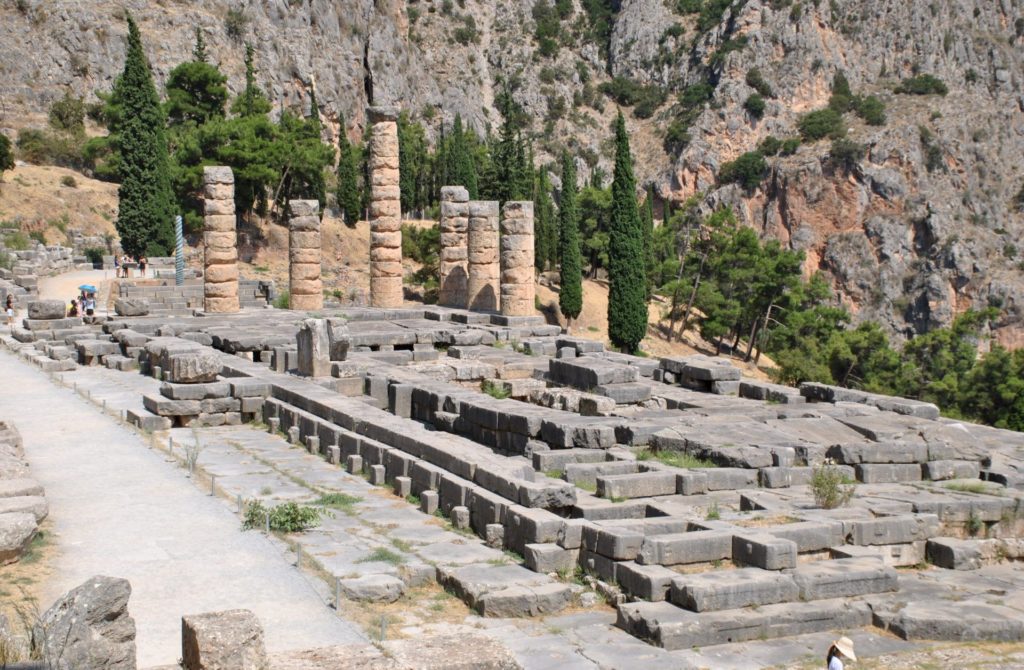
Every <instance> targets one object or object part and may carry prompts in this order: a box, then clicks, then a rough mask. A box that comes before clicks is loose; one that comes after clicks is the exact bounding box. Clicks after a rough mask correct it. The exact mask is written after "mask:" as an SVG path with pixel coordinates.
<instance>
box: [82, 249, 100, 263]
mask: <svg viewBox="0 0 1024 670" xmlns="http://www.w3.org/2000/svg"><path fill="white" fill-rule="evenodd" d="M85 258H86V259H87V260H88V261H89V262H90V263H93V264H94V265H95V264H98V263H102V262H103V249H100V248H98V247H89V248H87V249H86V250H85Z"/></svg>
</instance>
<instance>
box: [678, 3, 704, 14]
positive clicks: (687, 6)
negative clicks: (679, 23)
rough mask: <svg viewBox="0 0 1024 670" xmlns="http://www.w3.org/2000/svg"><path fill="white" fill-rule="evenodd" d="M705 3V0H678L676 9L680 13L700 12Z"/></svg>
mask: <svg viewBox="0 0 1024 670" xmlns="http://www.w3.org/2000/svg"><path fill="white" fill-rule="evenodd" d="M703 5H704V2H703V0H677V2H676V11H677V12H679V13H680V14H698V13H700V10H701V7H702V6H703Z"/></svg>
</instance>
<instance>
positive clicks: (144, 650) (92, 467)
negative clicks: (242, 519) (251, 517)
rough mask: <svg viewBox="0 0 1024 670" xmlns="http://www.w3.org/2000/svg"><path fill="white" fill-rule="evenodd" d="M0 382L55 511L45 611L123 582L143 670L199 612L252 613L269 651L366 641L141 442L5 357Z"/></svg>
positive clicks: (264, 544) (175, 646)
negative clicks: (80, 593)
mask: <svg viewBox="0 0 1024 670" xmlns="http://www.w3.org/2000/svg"><path fill="white" fill-rule="evenodd" d="M0 379H3V380H4V383H3V384H0V414H2V415H3V417H4V418H5V419H6V420H9V421H11V422H13V423H14V424H15V425H16V426H17V427H18V430H19V431H20V432H21V435H22V437H23V439H24V442H25V452H26V456H27V459H28V461H29V465H30V467H31V470H32V474H33V476H34V477H35V478H36V479H38V480H39V481H40V482H41V483H42V484H43V486H44V487H45V488H46V496H47V500H48V501H49V504H50V517H49V519H48V520H47V524H48V526H49V529H50V533H49V534H48V536H47V537H48V539H49V541H50V543H51V544H52V547H51V548H52V550H53V552H54V554H53V557H52V559H51V560H50V562H51V564H52V573H49V576H48V577H47V576H46V575H43V576H41V577H40V578H39V582H40V583H39V601H40V605H41V607H42V608H43V609H45V608H46V607H48V606H49V605H50V603H52V602H53V601H54V600H55V599H56V598H57V597H58V596H60V595H61V594H62V593H64V592H65V591H67V590H68V589H70V588H73V587H75V586H77V585H79V584H81V583H82V582H84V581H85V580H86V579H88V578H89V577H92V576H93V575H96V574H104V575H111V576H117V577H125V578H127V579H128V580H129V581H130V582H131V584H132V597H131V601H130V603H129V611H130V612H131V614H132V616H133V617H134V618H135V624H136V629H137V638H136V639H137V645H138V662H139V667H148V666H153V665H163V664H169V663H174V662H175V661H176V659H177V658H179V656H180V655H181V616H182V615H184V614H192V613H198V612H208V611H216V610H226V609H236V608H246V609H251V610H252V611H253V612H255V613H256V615H257V617H259V619H260V621H261V622H262V623H263V626H264V630H265V632H266V641H267V647H268V649H269V650H271V651H282V650H287V649H304V648H310V647H316V646H323V645H331V644H346V643H352V642H357V641H361V640H362V635H361V634H360V633H359V632H358V631H357V630H356V628H355V627H354V626H353V625H352V624H350V623H348V622H346V621H344V620H342V619H340V618H338V617H336V616H335V615H334V612H333V610H331V609H328V607H327V606H326V605H325V604H324V602H323V601H322V600H321V598H320V596H319V595H318V594H317V593H316V591H315V590H314V589H313V587H312V586H311V585H310V584H309V583H308V582H307V581H306V580H305V578H304V577H303V575H302V574H301V573H299V572H298V571H297V570H295V568H294V567H293V566H292V565H290V564H289V563H287V562H286V561H285V559H284V557H283V556H282V554H281V552H280V550H279V549H278V548H277V547H276V546H274V545H273V544H271V543H270V541H268V540H267V538H265V537H264V536H263V535H262V534H259V533H244V532H242V530H241V528H240V524H239V521H238V519H237V518H236V517H235V516H234V515H233V514H231V512H230V511H229V510H228V509H226V508H225V506H224V505H223V504H222V503H221V502H220V501H218V500H216V499H214V498H211V497H209V496H207V495H205V494H204V493H202V492H201V491H199V490H198V489H197V488H196V487H195V486H193V485H192V484H191V483H190V482H189V480H188V479H187V478H186V477H185V475H184V473H183V471H182V470H181V469H178V468H174V467H170V466H168V464H167V463H165V462H164V461H163V458H162V456H161V455H160V453H159V452H157V451H155V450H152V449H150V448H149V446H148V444H147V442H146V441H145V439H144V438H143V437H142V436H141V435H140V434H138V433H136V432H134V431H131V430H129V429H128V428H126V427H124V426H123V425H121V424H119V423H118V422H117V421H116V420H114V419H112V418H111V417H109V416H107V415H104V414H102V413H101V412H99V411H97V410H96V409H95V408H94V407H92V406H90V405H89V404H87V403H86V402H85V401H83V400H82V399H81V398H80V397H78V396H77V395H76V394H75V393H74V392H73V391H71V390H70V389H67V388H63V387H58V386H55V385H54V384H53V383H52V382H51V381H50V380H48V379H47V377H46V376H45V375H44V374H43V373H41V372H39V371H37V370H35V369H32V368H29V367H28V366H26V365H24V364H23V363H21V362H20V361H19V360H18V359H17V358H15V357H14V356H12V355H11V354H8V353H6V352H2V353H0ZM44 577H45V583H42V581H43V578H44ZM12 586H16V585H12ZM29 586H32V585H31V584H29Z"/></svg>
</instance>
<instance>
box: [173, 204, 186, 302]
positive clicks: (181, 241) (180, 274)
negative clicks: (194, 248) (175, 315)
mask: <svg viewBox="0 0 1024 670" xmlns="http://www.w3.org/2000/svg"><path fill="white" fill-rule="evenodd" d="M174 242H175V246H174V285H175V286H181V285H182V284H184V283H185V236H184V235H183V234H182V231H181V216H176V217H174Z"/></svg>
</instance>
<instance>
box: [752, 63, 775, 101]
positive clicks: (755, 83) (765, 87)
mask: <svg viewBox="0 0 1024 670" xmlns="http://www.w3.org/2000/svg"><path fill="white" fill-rule="evenodd" d="M747 86H749V87H750V88H752V89H754V90H755V91H757V92H758V93H760V94H761V96H762V97H765V98H774V97H775V92H774V91H772V87H771V85H769V84H768V82H767V81H765V79H764V77H763V76H762V75H761V71H760V70H758V69H757V68H756V67H752V68H750V69H749V70H747Z"/></svg>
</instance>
